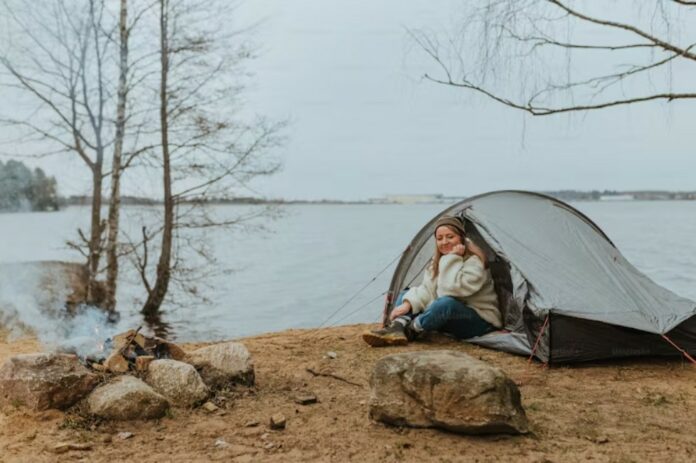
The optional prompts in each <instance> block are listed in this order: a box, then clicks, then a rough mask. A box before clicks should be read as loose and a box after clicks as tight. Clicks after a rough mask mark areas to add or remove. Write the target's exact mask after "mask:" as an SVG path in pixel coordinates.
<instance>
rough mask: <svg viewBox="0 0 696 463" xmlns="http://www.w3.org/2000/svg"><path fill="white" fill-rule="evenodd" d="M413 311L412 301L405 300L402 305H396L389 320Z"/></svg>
mask: <svg viewBox="0 0 696 463" xmlns="http://www.w3.org/2000/svg"><path fill="white" fill-rule="evenodd" d="M410 311H411V303H410V302H408V301H404V302H403V303H402V304H401V305H397V306H396V307H394V308H393V309H392V311H391V313H390V314H389V320H394V319H395V318H397V317H400V316H402V315H406V314H407V313H409V312H410Z"/></svg>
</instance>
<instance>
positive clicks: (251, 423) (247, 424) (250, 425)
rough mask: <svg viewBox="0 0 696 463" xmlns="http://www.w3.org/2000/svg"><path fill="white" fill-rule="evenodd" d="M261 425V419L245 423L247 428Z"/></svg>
mask: <svg viewBox="0 0 696 463" xmlns="http://www.w3.org/2000/svg"><path fill="white" fill-rule="evenodd" d="M258 425H259V420H250V421H247V422H246V423H244V426H246V427H247V428H254V427H256V426H258Z"/></svg>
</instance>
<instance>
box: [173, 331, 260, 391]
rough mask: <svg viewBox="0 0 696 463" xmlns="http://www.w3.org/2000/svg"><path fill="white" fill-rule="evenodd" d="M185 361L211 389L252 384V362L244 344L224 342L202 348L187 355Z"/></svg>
mask: <svg viewBox="0 0 696 463" xmlns="http://www.w3.org/2000/svg"><path fill="white" fill-rule="evenodd" d="M186 360H187V361H188V362H189V363H190V364H192V365H193V366H195V367H196V369H197V370H198V371H199V373H200V374H201V376H202V377H203V381H205V383H206V384H207V385H208V386H209V387H211V388H213V389H220V388H224V387H228V386H231V385H233V384H243V385H246V386H253V384H254V362H253V361H252V359H251V354H249V351H248V350H247V348H246V346H244V344H241V343H238V342H225V343H221V344H215V345H213V346H208V347H202V348H200V349H197V350H195V351H193V352H191V353H189V355H188V358H187V359H186Z"/></svg>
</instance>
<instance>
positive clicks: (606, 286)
mask: <svg viewBox="0 0 696 463" xmlns="http://www.w3.org/2000/svg"><path fill="white" fill-rule="evenodd" d="M442 215H456V216H459V217H461V218H462V219H463V220H464V221H465V224H466V228H467V231H468V235H469V237H470V238H471V239H472V240H474V242H476V243H477V244H479V245H481V246H482V247H483V248H484V250H485V251H486V253H487V255H488V259H489V264H490V268H491V273H492V274H493V278H494V280H495V285H496V291H497V293H498V296H499V300H500V305H501V311H502V313H503V319H504V325H505V326H504V330H502V331H498V332H494V333H491V334H488V335H485V336H481V337H478V338H474V339H471V340H470V341H471V342H474V343H476V344H480V345H484V346H488V347H492V348H496V349H500V350H504V351H508V352H513V353H518V354H523V355H534V356H535V357H537V358H538V359H539V360H541V361H542V362H549V363H562V362H577V361H586V360H596V359H606V358H620V357H633V356H639V355H641V356H642V355H649V356H653V355H659V356H673V355H681V353H682V352H681V350H682V349H683V351H685V352H684V354H685V355H687V356H688V355H689V353H696V317H694V314H696V302H694V301H691V300H689V299H686V298H683V297H680V296H678V295H676V294H674V293H673V292H671V291H669V290H667V289H665V288H663V287H662V286H659V285H658V284H656V283H655V282H653V281H652V280H650V279H649V278H648V277H647V276H645V275H644V274H642V273H641V272H640V271H638V270H637V269H636V268H635V267H633V265H631V264H630V263H629V262H628V261H627V260H626V259H625V258H624V257H623V256H622V255H621V253H620V252H619V250H618V249H617V248H616V247H615V246H614V244H613V243H612V242H611V240H610V239H609V238H608V237H607V236H606V235H605V234H604V232H602V230H601V229H600V228H599V227H598V226H597V225H596V224H594V223H593V222H592V221H591V220H590V219H588V218H587V217H586V216H585V215H583V214H582V213H581V212H579V211H577V210H576V209H574V208H572V207H571V206H569V205H567V204H565V203H563V202H561V201H559V200H556V199H554V198H551V197H549V196H545V195H541V194H537V193H530V192H524V191H496V192H492V193H486V194H483V195H479V196H474V197H472V198H469V199H466V200H464V201H462V202H460V203H457V204H455V205H454V206H451V207H449V208H447V209H445V210H444V211H442V212H441V213H440V214H438V215H437V216H435V217H433V219H432V220H431V221H430V222H428V223H427V224H426V225H425V226H424V227H423V228H422V229H421V230H420V231H419V232H418V233H417V234H416V236H415V237H414V238H413V240H412V241H411V243H410V245H409V246H408V248H407V249H406V251H405V252H404V253H403V255H402V256H401V260H400V261H399V264H398V265H397V268H396V270H395V272H394V276H393V278H392V282H391V285H390V288H389V292H388V297H387V305H386V307H385V314H388V313H389V311H391V309H392V307H393V301H394V299H395V296H396V295H398V294H399V292H400V291H401V290H403V289H405V288H407V287H408V286H410V285H412V284H420V281H421V279H422V274H423V272H424V270H425V268H426V266H427V265H428V263H429V261H430V258H431V256H432V250H433V248H434V243H433V239H434V238H433V232H434V225H435V222H436V221H437V219H438V218H439V217H440V216H442ZM385 316H386V315H385Z"/></svg>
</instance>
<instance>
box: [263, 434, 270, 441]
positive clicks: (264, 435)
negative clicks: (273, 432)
mask: <svg viewBox="0 0 696 463" xmlns="http://www.w3.org/2000/svg"><path fill="white" fill-rule="evenodd" d="M269 435H270V434H268V433H267V432H264V433H263V434H261V440H266V439H268V436H269Z"/></svg>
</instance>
